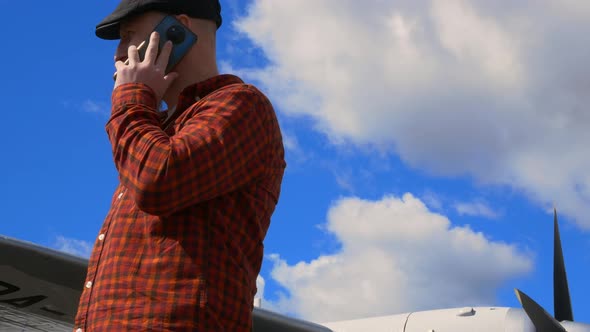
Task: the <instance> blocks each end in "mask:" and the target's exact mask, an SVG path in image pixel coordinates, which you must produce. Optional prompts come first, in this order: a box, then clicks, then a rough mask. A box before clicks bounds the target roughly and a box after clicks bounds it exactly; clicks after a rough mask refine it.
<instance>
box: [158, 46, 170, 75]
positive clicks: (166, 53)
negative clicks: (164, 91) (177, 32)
mask: <svg viewBox="0 0 590 332" xmlns="http://www.w3.org/2000/svg"><path fill="white" fill-rule="evenodd" d="M171 53H172V42H171V41H167V42H166V43H165V44H164V47H162V52H160V56H159V57H158V59H157V60H156V67H158V68H160V69H162V72H164V71H165V70H166V67H167V66H168V59H169V58H170V54H171Z"/></svg>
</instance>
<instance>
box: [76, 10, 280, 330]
mask: <svg viewBox="0 0 590 332" xmlns="http://www.w3.org/2000/svg"><path fill="white" fill-rule="evenodd" d="M220 13H221V8H220V5H219V2H218V1H217V0H123V1H121V3H120V5H119V6H118V7H117V8H116V9H115V11H114V12H113V13H112V14H111V15H110V16H108V17H107V18H106V19H105V20H103V21H102V22H101V23H100V24H98V25H97V27H96V35H97V36H98V37H100V38H102V39H120V42H119V47H118V48H117V51H116V55H115V61H116V63H115V67H116V69H117V76H116V81H115V88H114V90H113V93H112V113H111V117H110V119H109V120H108V122H107V125H106V131H107V133H108V137H109V140H110V142H111V144H112V151H113V157H114V162H115V166H116V168H117V170H118V172H119V179H120V184H119V186H118V188H117V189H116V191H115V193H114V195H113V200H112V205H111V209H110V211H109V213H108V215H107V216H106V219H105V222H104V224H103V226H102V228H101V230H100V232H99V235H98V238H97V240H96V243H95V246H94V250H93V252H92V255H91V257H90V262H89V267H88V273H87V278H86V283H85V285H84V288H83V292H82V295H81V298H80V304H79V308H78V314H77V316H76V320H75V328H74V330H75V331H148V330H149V331H200V332H205V331H216V332H219V331H231V332H234V331H251V329H252V308H253V297H254V294H255V292H256V277H257V275H258V273H259V271H260V267H261V261H262V254H263V239H264V237H265V235H266V232H267V229H268V227H269V223H270V217H271V215H272V213H273V211H274V209H275V206H276V204H277V201H278V198H279V193H280V187H281V181H282V177H283V172H284V168H285V161H284V150H283V144H282V138H281V132H280V129H279V125H278V122H277V119H276V115H275V113H274V110H273V108H272V106H271V104H270V102H269V101H268V99H267V98H266V97H265V96H264V95H263V94H262V93H261V92H260V91H259V90H257V89H256V88H255V87H253V86H252V85H248V84H245V83H243V82H242V80H241V79H240V78H238V77H236V76H233V75H219V73H218V70H217V65H216V61H215V57H216V55H215V34H216V30H217V28H219V26H220V25H221V14H220ZM168 14H170V15H173V16H175V17H176V18H177V19H178V20H179V21H180V22H182V23H183V24H184V25H185V26H186V27H187V28H189V29H190V30H191V31H193V32H194V33H195V34H197V36H198V41H197V43H196V44H195V45H194V46H193V47H192V48H191V49H190V51H189V52H188V54H187V55H186V56H185V57H184V58H183V59H182V60H181V61H180V62H179V63H178V65H177V66H176V67H175V68H173V72H171V73H169V74H167V75H165V74H164V68H165V67H166V64H167V62H168V57H169V55H170V50H171V44H167V45H166V46H165V47H163V49H162V50H161V53H160V55H159V56H158V55H157V54H158V49H157V45H158V40H159V38H160V37H161V36H158V35H157V34H155V33H151V31H152V30H153V29H154V27H155V26H156V24H157V23H158V22H159V21H160V20H161V19H162V18H163V17H164V16H166V15H168ZM148 36H150V37H149V38H150V42H149V46H148V47H147V50H146V55H145V59H143V61H142V60H140V57H139V55H138V51H137V47H136V46H137V45H139V44H140V43H141V42H142V41H143V40H144V39H146V38H147V37H148ZM126 60H128V63H127V64H126V63H125V61H126ZM162 100H163V101H165V103H166V105H167V106H168V108H169V111H167V112H160V111H158V107H159V105H160V102H161V101H162Z"/></svg>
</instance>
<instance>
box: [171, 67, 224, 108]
mask: <svg viewBox="0 0 590 332" xmlns="http://www.w3.org/2000/svg"><path fill="white" fill-rule="evenodd" d="M183 65H184V66H183V67H184V68H187V69H184V68H177V69H176V70H175V71H177V72H178V73H180V75H179V76H178V77H177V78H176V79H175V80H174V82H173V83H172V85H171V86H170V88H168V90H167V91H166V93H165V94H164V98H163V99H164V101H165V102H166V105H168V109H173V108H176V103H177V102H178V97H179V96H180V93H182V91H183V90H184V89H186V88H187V87H188V86H190V85H193V84H195V83H198V82H202V81H205V80H207V79H209V78H211V77H214V76H217V75H219V71H218V70H217V66H216V65H213V66H206V67H201V68H199V67H197V66H191V64H190V63H188V62H187V63H183ZM189 68H190V69H193V70H188V69H189ZM199 69H200V70H199Z"/></svg>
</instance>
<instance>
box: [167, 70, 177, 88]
mask: <svg viewBox="0 0 590 332" xmlns="http://www.w3.org/2000/svg"><path fill="white" fill-rule="evenodd" d="M177 77H178V73H177V72H170V73H168V75H166V76H164V82H166V83H167V84H168V86H170V84H172V82H174V80H175V79H176V78H177Z"/></svg>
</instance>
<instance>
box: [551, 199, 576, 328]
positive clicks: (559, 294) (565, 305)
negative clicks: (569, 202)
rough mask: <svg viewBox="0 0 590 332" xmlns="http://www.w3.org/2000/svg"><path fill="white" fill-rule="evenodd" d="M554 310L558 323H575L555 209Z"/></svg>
mask: <svg viewBox="0 0 590 332" xmlns="http://www.w3.org/2000/svg"><path fill="white" fill-rule="evenodd" d="M553 216H554V217H553V229H554V230H553V232H554V235H553V236H554V239H553V308H554V313H555V319H557V320H558V321H560V322H561V321H564V320H569V321H571V322H573V321H574V314H573V312H572V302H571V299H570V291H569V287H568V284H567V275H566V273H565V261H564V260H563V251H562V249H561V238H560V236H559V226H558V225H557V210H555V209H553Z"/></svg>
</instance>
